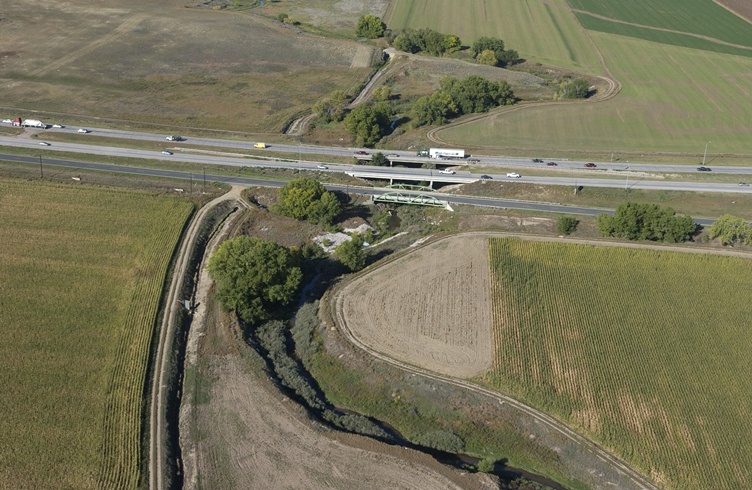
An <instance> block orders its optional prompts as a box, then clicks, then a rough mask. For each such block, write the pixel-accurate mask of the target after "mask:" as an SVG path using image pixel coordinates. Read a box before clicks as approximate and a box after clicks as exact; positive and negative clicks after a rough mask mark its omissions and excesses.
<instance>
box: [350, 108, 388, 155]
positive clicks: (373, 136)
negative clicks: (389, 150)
mask: <svg viewBox="0 0 752 490" xmlns="http://www.w3.org/2000/svg"><path fill="white" fill-rule="evenodd" d="M393 116H394V111H393V110H392V108H391V107H390V106H389V104H387V103H386V102H378V103H376V104H363V105H359V106H358V107H356V108H355V109H353V110H352V111H350V113H349V114H348V115H347V117H345V128H347V131H348V132H349V133H350V134H351V135H353V136H354V137H355V143H356V144H357V145H358V146H372V145H374V144H375V143H376V142H377V141H379V140H380V139H381V138H383V137H384V136H385V135H386V134H387V133H388V132H389V130H390V127H391V124H392V117H393Z"/></svg>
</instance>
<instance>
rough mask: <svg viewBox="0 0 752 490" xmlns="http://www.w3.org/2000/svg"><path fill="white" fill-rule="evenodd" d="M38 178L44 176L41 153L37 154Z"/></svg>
mask: <svg viewBox="0 0 752 490" xmlns="http://www.w3.org/2000/svg"><path fill="white" fill-rule="evenodd" d="M39 178H40V179H43V178H44V168H43V167H42V155H39Z"/></svg>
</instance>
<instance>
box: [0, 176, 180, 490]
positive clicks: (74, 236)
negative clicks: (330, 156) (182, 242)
mask: <svg viewBox="0 0 752 490" xmlns="http://www.w3.org/2000/svg"><path fill="white" fill-rule="evenodd" d="M191 209H192V205H191V204H190V203H189V202H187V201H185V200H182V199H178V198H173V197H158V196H154V195H152V194H148V193H142V192H135V191H125V190H116V189H105V188H95V187H87V186H83V185H76V186H72V185H62V184H49V183H40V182H27V181H20V180H6V179H3V180H0V243H2V244H3V247H2V250H0V276H1V280H0V324H1V325H3V329H2V331H0V359H1V360H0V379H2V384H1V386H2V388H3V396H2V397H0V413H2V414H3V417H1V418H0V488H14V489H23V488H76V489H87V488H135V487H136V486H137V484H138V480H139V465H140V456H141V454H140V430H141V409H142V396H143V390H144V379H145V372H146V363H147V357H148V352H149V346H150V341H151V336H152V331H153V328H154V321H155V316H156V313H157V307H158V303H159V299H160V293H161V291H162V284H163V281H164V278H165V274H166V271H167V266H168V262H169V260H170V257H171V254H172V251H173V248H174V247H175V244H176V243H177V240H178V237H179V235H180V232H181V229H182V226H183V223H184V222H185V220H186V219H187V218H188V216H189V214H190V212H191Z"/></svg>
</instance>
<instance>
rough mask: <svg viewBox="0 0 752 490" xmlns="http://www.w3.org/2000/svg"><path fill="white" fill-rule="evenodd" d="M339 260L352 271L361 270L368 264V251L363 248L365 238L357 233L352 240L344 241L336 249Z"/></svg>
mask: <svg viewBox="0 0 752 490" xmlns="http://www.w3.org/2000/svg"><path fill="white" fill-rule="evenodd" d="M334 255H335V257H337V260H339V261H340V263H342V265H344V266H345V267H347V268H348V269H350V270H351V271H353V272H355V271H359V270H360V269H362V268H363V267H365V265H366V253H365V251H364V250H363V239H362V238H361V237H360V235H358V234H357V233H356V234H355V235H353V237H352V240H348V241H346V242H344V243H342V244H341V245H340V246H339V247H337V249H336V250H335V251H334Z"/></svg>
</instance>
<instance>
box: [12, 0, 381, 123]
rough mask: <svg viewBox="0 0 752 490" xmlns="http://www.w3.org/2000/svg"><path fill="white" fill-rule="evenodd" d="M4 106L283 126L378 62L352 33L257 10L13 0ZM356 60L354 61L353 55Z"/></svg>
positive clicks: (140, 119)
mask: <svg viewBox="0 0 752 490" xmlns="http://www.w3.org/2000/svg"><path fill="white" fill-rule="evenodd" d="M2 15H3V19H2V21H1V22H2V26H3V39H2V40H1V41H0V73H2V75H0V87H2V90H0V106H5V107H9V108H14V109H13V110H12V111H9V112H8V114H7V116H8V117H9V116H14V117H15V116H16V115H20V116H22V117H29V116H30V114H28V113H25V110H32V109H33V110H39V111H44V112H47V113H70V114H82V115H90V116H97V117H107V118H115V119H126V120H132V121H138V122H142V123H155V124H170V125H178V126H190V127H198V128H200V127H208V128H215V129H226V130H236V131H279V130H280V129H281V128H282V126H283V125H284V123H285V122H286V121H288V120H290V119H291V118H292V117H293V116H294V115H295V114H297V113H298V112H300V111H302V110H306V109H308V108H310V106H311V105H312V104H313V103H314V102H316V101H317V100H318V99H319V98H321V97H323V96H325V95H327V94H328V93H330V92H331V91H333V90H336V89H342V90H345V91H348V90H353V89H354V87H357V86H359V84H360V83H361V82H362V80H363V78H364V77H365V75H366V74H367V73H368V72H369V70H370V66H369V62H370V56H365V58H364V57H363V56H362V55H363V53H360V56H358V57H357V59H358V60H360V59H361V58H363V59H365V60H366V63H365V66H364V64H363V63H362V62H357V63H354V61H356V55H357V54H358V51H359V49H360V50H361V51H362V50H363V47H362V46H359V45H358V44H357V43H354V42H347V41H339V40H334V39H323V38H318V37H315V36H312V35H310V34H306V33H302V32H296V31H294V30H292V29H289V28H286V27H284V26H283V25H282V24H280V23H278V22H276V21H271V20H268V19H264V18H260V17H256V16H254V15H252V14H250V13H248V12H230V11H214V10H211V9H197V8H185V6H184V4H181V3H180V2H160V3H159V4H150V3H148V2H138V1H137V0H131V1H127V2H118V4H117V6H110V7H106V8H103V7H100V6H97V7H94V6H91V5H90V3H89V2H83V1H71V2H65V3H60V2H54V3H50V2H41V1H37V0H23V1H20V2H15V3H12V4H8V5H6V6H5V8H4V9H3V12H2ZM353 65H356V66H353Z"/></svg>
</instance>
